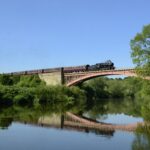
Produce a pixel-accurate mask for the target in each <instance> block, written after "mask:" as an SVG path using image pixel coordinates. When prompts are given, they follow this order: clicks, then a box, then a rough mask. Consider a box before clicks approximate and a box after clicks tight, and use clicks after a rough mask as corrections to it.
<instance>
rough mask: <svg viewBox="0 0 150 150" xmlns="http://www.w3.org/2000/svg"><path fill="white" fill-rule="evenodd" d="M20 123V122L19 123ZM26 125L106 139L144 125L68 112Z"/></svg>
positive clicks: (44, 117)
mask: <svg viewBox="0 0 150 150" xmlns="http://www.w3.org/2000/svg"><path fill="white" fill-rule="evenodd" d="M17 122H20V121H17ZM24 123H25V124H29V125H34V126H40V127H50V128H57V129H66V130H73V131H79V132H86V133H89V132H92V133H95V134H98V135H103V136H106V137H111V136H113V134H114V132H115V130H122V131H128V132H132V131H135V130H136V128H137V126H138V125H143V124H144V123H142V122H141V123H134V124H126V125H117V124H109V123H102V122H97V121H96V120H92V119H89V118H85V117H83V116H78V115H75V114H73V113H70V112H66V113H65V114H63V115H58V114H52V115H50V116H41V117H39V119H38V121H37V122H36V123H35V122H34V123H33V122H24Z"/></svg>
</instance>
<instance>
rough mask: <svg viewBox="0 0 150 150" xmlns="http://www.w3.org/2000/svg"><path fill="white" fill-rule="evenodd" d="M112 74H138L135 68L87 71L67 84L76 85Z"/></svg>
mask: <svg viewBox="0 0 150 150" xmlns="http://www.w3.org/2000/svg"><path fill="white" fill-rule="evenodd" d="M110 75H125V76H132V77H133V76H137V75H136V73H135V72H134V71H133V70H112V71H101V72H93V73H87V74H85V75H81V76H79V77H78V78H75V79H74V78H73V79H72V80H70V81H69V82H67V83H66V85H67V86H68V87H69V86H74V85H77V84H79V83H81V82H84V81H87V80H90V79H93V78H97V77H100V76H110Z"/></svg>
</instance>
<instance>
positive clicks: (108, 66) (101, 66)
mask: <svg viewBox="0 0 150 150" xmlns="http://www.w3.org/2000/svg"><path fill="white" fill-rule="evenodd" d="M61 69H63V72H64V73H73V72H86V71H98V70H114V69H115V66H114V63H113V62H112V61H111V60H107V61H105V62H102V63H97V64H95V65H89V64H87V65H82V66H74V67H61V68H48V69H38V70H29V71H20V72H12V73H8V74H9V75H32V74H42V73H51V72H57V71H60V70H61Z"/></svg>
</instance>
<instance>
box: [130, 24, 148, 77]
mask: <svg viewBox="0 0 150 150" xmlns="http://www.w3.org/2000/svg"><path fill="white" fill-rule="evenodd" d="M130 46H131V49H132V52H131V57H132V59H133V63H135V64H136V65H137V72H138V73H139V74H140V75H142V76H147V75H150V24H149V25H147V26H144V27H143V30H142V32H141V33H137V35H136V36H135V37H134V38H133V39H132V40H131V42H130Z"/></svg>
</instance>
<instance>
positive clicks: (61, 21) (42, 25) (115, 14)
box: [0, 0, 150, 73]
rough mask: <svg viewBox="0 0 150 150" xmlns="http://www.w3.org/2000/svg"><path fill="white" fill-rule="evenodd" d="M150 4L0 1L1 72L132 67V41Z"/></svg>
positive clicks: (142, 0)
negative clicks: (105, 65)
mask: <svg viewBox="0 0 150 150" xmlns="http://www.w3.org/2000/svg"><path fill="white" fill-rule="evenodd" d="M149 6H150V0H0V73H4V72H13V71H21V70H31V69H41V68H53V67H63V66H76V65H84V64H95V63H99V62H104V61H106V60H109V59H110V60H112V61H113V62H114V64H115V66H116V67H117V68H130V67H134V65H133V63H132V59H131V57H130V54H131V49H130V40H131V39H133V38H134V36H135V35H136V34H137V33H138V32H141V31H142V28H143V26H144V25H147V24H149V23H150V9H149Z"/></svg>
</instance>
